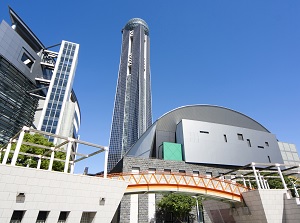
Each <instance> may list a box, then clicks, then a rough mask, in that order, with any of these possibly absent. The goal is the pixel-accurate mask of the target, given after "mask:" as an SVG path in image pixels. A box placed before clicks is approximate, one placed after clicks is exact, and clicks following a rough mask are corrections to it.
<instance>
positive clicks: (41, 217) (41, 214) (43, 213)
mask: <svg viewBox="0 0 300 223" xmlns="http://www.w3.org/2000/svg"><path fill="white" fill-rule="evenodd" d="M48 214H49V211H40V212H39V214H38V217H37V219H36V222H37V223H43V222H46V220H47V217H48Z"/></svg>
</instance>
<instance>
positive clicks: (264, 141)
mask: <svg viewBox="0 0 300 223" xmlns="http://www.w3.org/2000/svg"><path fill="white" fill-rule="evenodd" d="M238 134H241V136H242V138H243V139H241V138H240V139H239V138H238ZM176 136H177V143H180V144H182V146H183V150H184V157H185V161H186V162H191V163H210V164H224V165H237V166H244V165H246V164H249V163H251V162H258V163H269V162H270V161H271V162H272V163H275V162H276V163H283V160H282V157H281V153H280V150H279V147H278V143H277V140H276V137H275V135H273V134H271V133H268V132H263V131H257V130H253V129H248V128H242V127H236V126H230V125H223V124H216V123H209V122H203V121H194V120H187V119H183V120H182V121H181V122H180V123H179V124H178V126H177V131H176ZM225 138H226V139H225ZM247 140H249V141H247ZM226 141H227V142H226ZM249 142H250V144H251V146H250V144H249ZM269 158H270V160H269Z"/></svg>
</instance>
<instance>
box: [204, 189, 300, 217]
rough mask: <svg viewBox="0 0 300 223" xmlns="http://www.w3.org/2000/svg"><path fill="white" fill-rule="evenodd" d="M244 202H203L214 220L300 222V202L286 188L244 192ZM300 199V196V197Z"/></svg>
mask: <svg viewBox="0 0 300 223" xmlns="http://www.w3.org/2000/svg"><path fill="white" fill-rule="evenodd" d="M243 198H244V202H245V204H243V203H223V202H221V201H216V200H206V201H204V202H203V204H204V209H205V210H206V212H207V213H208V214H209V217H210V218H211V219H212V222H231V223H235V222H236V223H256V222H257V223H296V222H300V204H298V205H297V201H296V199H295V198H290V197H289V195H287V191H286V190H279V189H274V190H253V191H248V192H245V193H243ZM298 200H299V198H298Z"/></svg>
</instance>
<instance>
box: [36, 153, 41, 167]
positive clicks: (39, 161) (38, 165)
mask: <svg viewBox="0 0 300 223" xmlns="http://www.w3.org/2000/svg"><path fill="white" fill-rule="evenodd" d="M41 164H42V155H39V159H38V163H37V167H36V168H37V169H41Z"/></svg>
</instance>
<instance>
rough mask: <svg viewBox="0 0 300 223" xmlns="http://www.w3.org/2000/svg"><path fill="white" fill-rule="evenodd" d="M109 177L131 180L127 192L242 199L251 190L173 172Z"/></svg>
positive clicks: (218, 180)
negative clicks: (169, 193)
mask: <svg viewBox="0 0 300 223" xmlns="http://www.w3.org/2000/svg"><path fill="white" fill-rule="evenodd" d="M107 178H110V179H117V180H124V181H127V182H129V185H128V187H127V189H126V192H125V194H134V193H147V192H149V193H151V192H181V193H189V194H193V195H195V194H199V195H204V196H208V197H215V198H216V199H222V200H231V201H241V200H242V193H243V192H246V191H248V190H249V188H247V187H245V186H244V185H241V184H238V183H234V182H233V181H230V180H222V179H219V178H208V177H205V176H191V175H187V174H173V173H172V174H171V173H138V174H134V173H118V174H109V175H107Z"/></svg>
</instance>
